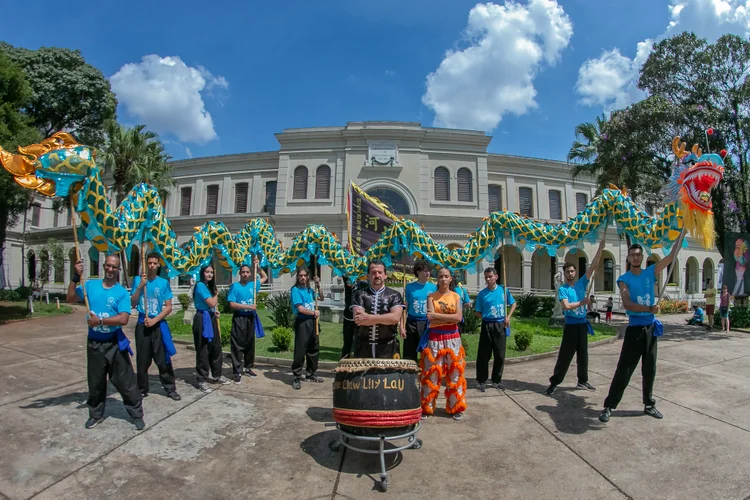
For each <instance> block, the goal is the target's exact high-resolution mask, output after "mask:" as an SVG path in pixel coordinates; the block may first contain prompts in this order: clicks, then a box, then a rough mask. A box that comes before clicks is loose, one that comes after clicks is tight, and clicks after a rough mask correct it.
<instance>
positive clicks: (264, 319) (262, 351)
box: [168, 309, 617, 361]
mask: <svg viewBox="0 0 750 500" xmlns="http://www.w3.org/2000/svg"><path fill="white" fill-rule="evenodd" d="M258 315H259V316H260V321H261V323H263V328H264V329H265V331H266V336H265V337H264V338H262V339H256V341H255V354H256V355H257V356H268V357H272V358H282V359H289V360H291V359H292V351H291V350H289V351H284V352H278V351H276V348H275V347H274V345H273V344H272V343H271V330H272V329H273V328H274V326H275V325H274V322H273V321H272V320H271V319H270V314H269V311H268V310H266V309H261V310H260V311H258ZM168 321H169V327H170V329H171V330H172V335H173V336H174V338H175V339H177V340H183V341H188V342H192V341H193V329H192V328H193V327H192V325H185V324H183V323H182V313H181V312H178V313H177V314H175V315H173V316H171V317H170V318H169V319H168ZM547 321H548V318H518V319H516V318H513V320H511V329H510V331H511V336H510V337H509V338H508V344H507V349H506V356H507V357H508V358H515V357H518V356H528V355H530V354H541V353H544V352H550V351H554V350H555V349H557V348H558V347H559V346H560V342H562V328H554V327H549V326H547ZM220 323H221V330H222V331H223V332H224V331H229V329H230V328H231V323H232V315H231V314H222V315H221V318H220ZM593 326H594V331H595V332H596V335H593V336H589V342H595V341H597V340H602V339H605V338H608V337H612V336H614V335H616V334H617V330H616V329H615V328H613V327H611V326H607V325H599V324H594V325H593ZM320 329H321V334H320V360H321V361H338V359H339V355H340V353H341V346H342V344H343V341H344V336H343V334H342V329H343V325H342V324H340V323H328V322H326V321H321V322H320ZM527 329H528V330H532V331H533V332H534V340H533V342H532V343H531V346H530V347H529V348H528V349H527V350H525V351H523V352H521V351H517V350H515V341H514V340H513V335H514V333H515V332H518V331H522V330H527ZM464 339H466V343H468V345H469V348H468V350H467V352H466V357H467V361H476V359H477V348H478V347H479V334H478V333H477V334H471V335H464ZM402 346H403V342H402ZM292 348H293V346H292ZM228 349H229V347H228V346H225V350H228Z"/></svg>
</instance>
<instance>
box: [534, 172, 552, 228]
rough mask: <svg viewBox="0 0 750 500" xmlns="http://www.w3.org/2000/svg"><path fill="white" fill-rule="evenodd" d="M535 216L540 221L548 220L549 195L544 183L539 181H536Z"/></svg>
mask: <svg viewBox="0 0 750 500" xmlns="http://www.w3.org/2000/svg"><path fill="white" fill-rule="evenodd" d="M543 200H544V201H543ZM536 214H537V215H538V217H539V218H540V219H549V195H548V194H547V188H546V187H545V186H544V181H542V180H539V179H537V181H536Z"/></svg>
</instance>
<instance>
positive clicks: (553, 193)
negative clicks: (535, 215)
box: [548, 189, 562, 220]
mask: <svg viewBox="0 0 750 500" xmlns="http://www.w3.org/2000/svg"><path fill="white" fill-rule="evenodd" d="M548 193H549V218H550V219H553V220H562V196H561V193H560V191H558V190H557V189H550V190H549V191H548Z"/></svg>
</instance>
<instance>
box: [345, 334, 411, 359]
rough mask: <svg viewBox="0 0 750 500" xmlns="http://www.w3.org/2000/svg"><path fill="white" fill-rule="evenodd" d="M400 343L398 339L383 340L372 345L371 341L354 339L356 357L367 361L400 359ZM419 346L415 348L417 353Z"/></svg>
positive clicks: (360, 338)
mask: <svg viewBox="0 0 750 500" xmlns="http://www.w3.org/2000/svg"><path fill="white" fill-rule="evenodd" d="M400 347H401V346H400V342H399V341H398V338H392V339H390V340H381V341H379V342H377V343H371V342H370V339H369V338H367V337H365V338H363V337H359V336H357V337H356V338H355V339H354V357H355V358H366V359H399V358H400V357H401V354H400ZM416 349H417V346H416V345H415V346H414V350H415V351H416Z"/></svg>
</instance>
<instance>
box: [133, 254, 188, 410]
mask: <svg viewBox="0 0 750 500" xmlns="http://www.w3.org/2000/svg"><path fill="white" fill-rule="evenodd" d="M146 266H147V267H148V272H147V274H144V275H143V276H136V277H135V279H134V280H133V290H132V292H131V294H130V306H131V307H135V308H136V309H137V310H138V323H136V325H135V350H136V354H135V366H136V371H137V373H138V389H140V391H141V395H142V396H143V397H144V398H145V397H147V396H148V369H149V368H150V367H151V362H152V361H153V362H154V363H155V364H156V367H157V368H158V369H159V380H160V381H161V385H162V387H163V388H164V390H165V391H166V392H167V397H169V398H171V399H174V400H175V401H179V400H180V399H182V398H181V397H180V395H179V394H178V393H177V387H176V386H175V380H174V379H175V377H174V368H172V363H171V360H170V356H173V355H175V354H176V351H175V347H174V343H172V333H171V332H170V331H169V326H168V325H167V322H166V317H167V316H169V314H170V313H171V312H172V287H171V286H170V285H169V281H167V280H165V279H164V278H162V277H161V276H158V272H159V254H157V253H156V252H151V253H150V254H148V257H147V258H146ZM144 303H146V307H147V308H148V314H146V311H145V310H144V309H143V305H144Z"/></svg>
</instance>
